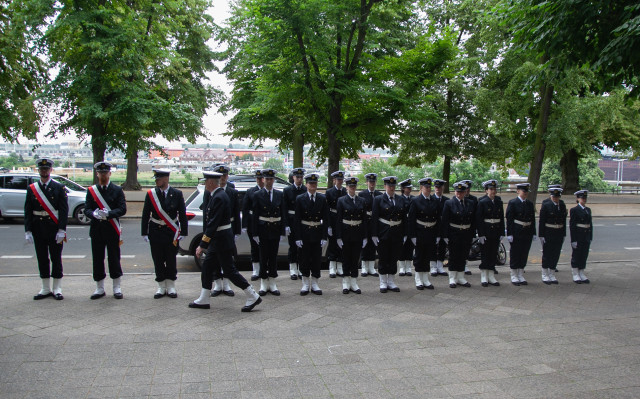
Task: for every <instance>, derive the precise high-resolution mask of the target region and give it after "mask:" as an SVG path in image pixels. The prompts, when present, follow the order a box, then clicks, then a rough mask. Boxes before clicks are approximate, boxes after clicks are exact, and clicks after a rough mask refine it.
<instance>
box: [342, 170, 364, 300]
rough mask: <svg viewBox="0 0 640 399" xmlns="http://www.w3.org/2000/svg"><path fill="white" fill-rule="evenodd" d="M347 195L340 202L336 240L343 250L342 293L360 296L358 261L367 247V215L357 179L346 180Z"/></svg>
mask: <svg viewBox="0 0 640 399" xmlns="http://www.w3.org/2000/svg"><path fill="white" fill-rule="evenodd" d="M345 184H346V185H347V195H345V196H342V197H340V199H339V200H338V220H337V223H336V230H335V231H334V233H335V235H336V240H337V243H338V247H340V249H342V265H343V267H344V277H342V293H343V294H348V293H349V291H351V292H355V293H356V294H360V293H361V291H360V288H359V287H358V281H357V279H358V260H359V259H360V252H361V251H362V248H364V246H365V245H367V220H368V218H367V213H366V211H365V200H364V198H362V197H359V196H357V195H356V187H357V186H358V178H357V177H349V178H347V179H346V180H345Z"/></svg>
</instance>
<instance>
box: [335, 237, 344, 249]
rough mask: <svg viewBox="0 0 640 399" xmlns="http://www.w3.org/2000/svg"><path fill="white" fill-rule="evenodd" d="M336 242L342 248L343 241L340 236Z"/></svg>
mask: <svg viewBox="0 0 640 399" xmlns="http://www.w3.org/2000/svg"><path fill="white" fill-rule="evenodd" d="M337 243H338V246H339V247H340V248H342V246H343V245H344V241H342V238H338V241H337Z"/></svg>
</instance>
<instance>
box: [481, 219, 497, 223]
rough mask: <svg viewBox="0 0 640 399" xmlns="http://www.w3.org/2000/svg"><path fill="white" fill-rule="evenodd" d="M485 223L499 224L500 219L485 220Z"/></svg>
mask: <svg viewBox="0 0 640 399" xmlns="http://www.w3.org/2000/svg"><path fill="white" fill-rule="evenodd" d="M484 222H485V223H500V219H485V220H484Z"/></svg>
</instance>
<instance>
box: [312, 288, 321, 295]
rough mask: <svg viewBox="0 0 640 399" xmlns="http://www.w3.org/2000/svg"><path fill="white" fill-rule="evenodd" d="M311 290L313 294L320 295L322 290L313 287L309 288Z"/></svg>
mask: <svg viewBox="0 0 640 399" xmlns="http://www.w3.org/2000/svg"><path fill="white" fill-rule="evenodd" d="M311 292H313V293H314V294H316V295H322V290H314V289H311Z"/></svg>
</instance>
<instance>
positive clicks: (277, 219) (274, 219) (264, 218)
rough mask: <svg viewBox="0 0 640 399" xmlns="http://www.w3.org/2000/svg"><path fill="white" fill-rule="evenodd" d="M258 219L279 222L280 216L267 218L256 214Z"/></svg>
mask: <svg viewBox="0 0 640 399" xmlns="http://www.w3.org/2000/svg"><path fill="white" fill-rule="evenodd" d="M258 220H262V221H263V222H268V223H276V222H279V221H280V220H282V218H280V217H277V218H268V217H266V216H258Z"/></svg>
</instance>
